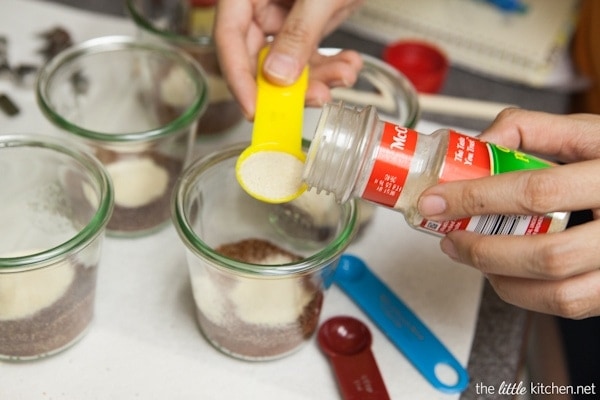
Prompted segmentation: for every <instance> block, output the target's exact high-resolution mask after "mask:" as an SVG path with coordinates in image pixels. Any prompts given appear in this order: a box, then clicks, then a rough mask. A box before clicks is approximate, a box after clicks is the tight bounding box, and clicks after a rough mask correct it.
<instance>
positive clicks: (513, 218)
mask: <svg viewBox="0 0 600 400" xmlns="http://www.w3.org/2000/svg"><path fill="white" fill-rule="evenodd" d="M524 219H527V217H526V216H522V215H485V216H481V217H480V218H479V221H478V222H477V225H475V227H474V228H473V232H476V233H481V234H484V235H512V234H514V233H515V231H516V230H517V228H518V227H519V226H520V222H521V221H523V220H524Z"/></svg>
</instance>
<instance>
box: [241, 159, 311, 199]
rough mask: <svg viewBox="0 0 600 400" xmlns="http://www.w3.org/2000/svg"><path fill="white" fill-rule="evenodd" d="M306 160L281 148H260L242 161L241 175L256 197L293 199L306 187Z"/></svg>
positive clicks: (242, 180) (247, 187)
mask: <svg viewBox="0 0 600 400" xmlns="http://www.w3.org/2000/svg"><path fill="white" fill-rule="evenodd" d="M303 169H304V163H303V162H302V161H300V160H299V159H298V158H296V157H295V156H293V155H292V154H288V153H284V152H281V151H259V152H257V153H254V154H252V155H251V156H249V157H248V158H246V159H245V160H244V162H242V164H241V165H240V167H239V171H238V177H239V179H240V181H241V182H243V185H244V186H245V188H246V190H248V192H250V193H251V194H252V195H254V196H256V197H260V198H262V199H265V200H267V199H268V200H272V201H274V202H276V201H280V200H282V199H289V198H291V197H293V196H294V195H295V194H296V193H298V192H299V191H300V188H301V187H302V171H303Z"/></svg>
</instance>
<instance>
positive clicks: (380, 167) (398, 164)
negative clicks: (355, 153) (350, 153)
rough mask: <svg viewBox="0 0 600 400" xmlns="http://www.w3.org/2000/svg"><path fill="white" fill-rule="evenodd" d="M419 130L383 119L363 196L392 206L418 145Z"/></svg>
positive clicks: (400, 190) (404, 180) (401, 187)
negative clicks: (374, 157)
mask: <svg viewBox="0 0 600 400" xmlns="http://www.w3.org/2000/svg"><path fill="white" fill-rule="evenodd" d="M417 138H418V133H417V132H415V131H413V130H411V129H409V128H406V127H402V126H398V125H394V124H390V123H385V124H384V127H383V135H382V138H381V142H380V143H379V147H378V148H377V155H376V159H375V161H374V164H373V169H372V171H371V175H370V176H369V180H368V181H367V184H366V186H365V189H364V191H363V194H362V196H361V197H362V198H363V199H366V200H370V201H373V202H375V203H378V204H382V205H385V206H387V207H394V205H395V204H396V202H397V201H398V197H400V193H402V189H403V188H404V184H405V182H406V177H407V176H408V171H409V169H410V162H411V160H412V158H413V155H414V154H415V148H416V147H417Z"/></svg>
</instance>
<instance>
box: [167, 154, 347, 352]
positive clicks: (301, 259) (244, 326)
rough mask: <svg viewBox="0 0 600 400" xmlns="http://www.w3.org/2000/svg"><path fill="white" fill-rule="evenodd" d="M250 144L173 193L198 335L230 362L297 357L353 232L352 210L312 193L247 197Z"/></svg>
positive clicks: (185, 179)
mask: <svg viewBox="0 0 600 400" xmlns="http://www.w3.org/2000/svg"><path fill="white" fill-rule="evenodd" d="M248 145H249V143H243V144H238V145H234V146H232V147H228V148H226V149H223V150H222V151H219V152H216V153H213V154H212V155H209V156H207V157H205V158H203V159H200V160H198V161H196V162H194V163H193V164H192V165H190V167H188V168H187V169H186V171H185V172H184V174H183V175H182V177H181V179H180V181H179V182H178V184H177V186H176V188H175V192H174V197H173V208H172V215H173V222H174V224H175V227H176V228H177V231H178V233H179V235H180V237H181V240H182V241H183V243H184V244H185V246H186V249H187V251H186V254H187V263H188V267H189V273H190V278H191V282H192V288H193V295H194V299H195V304H196V316H197V321H198V324H199V326H200V328H201V330H202V332H203V333H204V336H205V337H206V338H207V339H208V340H209V342H210V343H212V344H213V345H214V346H215V347H216V348H217V349H219V350H221V351H223V352H225V353H227V354H229V355H231V356H233V357H236V358H241V359H246V360H268V359H274V358H279V357H283V356H285V355H287V354H290V353H292V352H294V351H296V350H298V349H299V348H300V347H301V345H303V344H304V343H306V342H307V341H308V340H309V339H310V338H311V337H312V335H313V333H314V332H315V330H316V328H317V324H318V321H319V316H320V313H321V307H322V304H323V299H324V296H325V293H326V290H327V288H328V287H329V285H330V284H331V278H332V274H333V272H334V270H335V268H336V266H337V263H338V261H339V258H340V256H341V253H342V252H343V251H344V249H345V248H346V247H347V246H348V245H349V244H350V242H351V239H352V237H353V236H354V233H355V230H356V229H355V228H356V225H357V224H356V220H357V216H356V205H355V202H354V201H350V202H347V203H345V204H344V205H339V204H337V203H335V200H334V199H333V197H332V196H326V195H316V194H314V193H312V192H307V193H305V194H304V195H302V196H301V197H300V198H298V199H296V200H295V201H293V202H290V203H284V204H269V203H263V202H261V201H259V200H256V199H254V198H253V197H251V196H250V195H248V194H247V193H246V192H245V191H244V190H243V189H242V188H241V186H240V185H239V184H238V182H237V180H236V177H235V164H236V161H237V159H238V157H239V155H240V154H241V153H242V151H243V150H244V149H245V148H246V147H247V146H248ZM323 211H326V212H323Z"/></svg>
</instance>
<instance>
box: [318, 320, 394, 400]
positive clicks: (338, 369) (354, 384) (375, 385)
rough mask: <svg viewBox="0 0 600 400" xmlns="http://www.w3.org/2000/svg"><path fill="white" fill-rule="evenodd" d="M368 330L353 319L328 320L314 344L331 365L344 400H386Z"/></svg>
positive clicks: (322, 326) (387, 397)
mask: <svg viewBox="0 0 600 400" xmlns="http://www.w3.org/2000/svg"><path fill="white" fill-rule="evenodd" d="M372 340H373V339H372V336H371V332H370V331H369V328H368V327H367V326H366V325H365V324H363V323H362V322H361V321H359V320H357V319H356V318H353V317H347V316H339V317H333V318H330V319H328V320H327V321H325V322H324V323H323V325H321V327H320V328H319V333H318V335H317V341H318V343H319V346H320V347H321V350H322V351H323V353H325V355H327V357H328V358H329V361H330V362H331V365H332V366H333V369H334V372H335V375H336V378H337V382H338V386H339V389H340V392H341V394H342V398H343V399H344V400H389V399H390V396H389V394H388V392H387V389H386V388H385V383H384V382H383V378H382V376H381V373H380V372H379V368H378V367H377V363H376V362H375V357H373V352H372V351H371V342H372Z"/></svg>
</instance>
